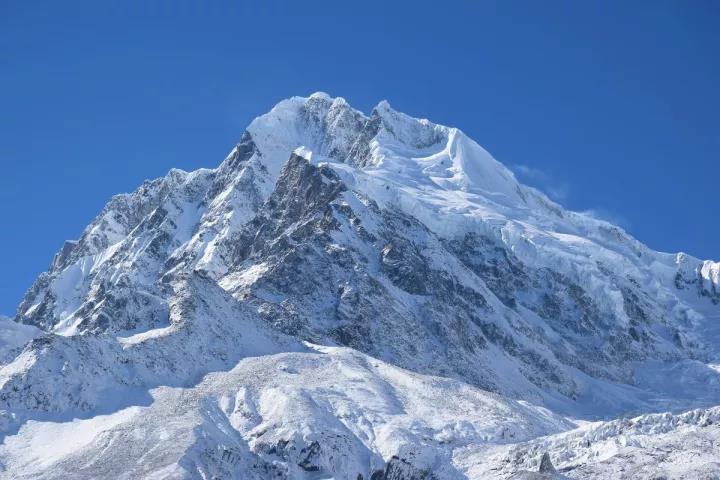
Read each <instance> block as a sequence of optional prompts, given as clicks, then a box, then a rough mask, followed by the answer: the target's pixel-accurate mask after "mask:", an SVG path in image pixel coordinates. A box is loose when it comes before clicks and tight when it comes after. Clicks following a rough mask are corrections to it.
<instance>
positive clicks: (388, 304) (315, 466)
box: [0, 93, 720, 480]
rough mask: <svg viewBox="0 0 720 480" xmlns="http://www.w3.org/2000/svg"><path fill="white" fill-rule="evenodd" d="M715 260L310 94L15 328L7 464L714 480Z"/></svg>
mask: <svg viewBox="0 0 720 480" xmlns="http://www.w3.org/2000/svg"><path fill="white" fill-rule="evenodd" d="M719 265H720V264H718V263H715V262H712V261H702V260H700V259H696V258H693V257H691V256H689V255H687V254H684V253H678V254H669V253H660V252H655V251H653V250H651V249H650V248H648V247H647V246H645V245H643V244H642V243H640V242H639V241H638V240H636V239H634V238H632V237H631V236H629V235H628V234H627V233H626V232H624V231H623V230H622V229H621V228H619V227H617V226H614V225H612V224H610V223H607V222H605V221H602V220H598V219H595V218H593V217H591V216H589V215H585V214H581V213H576V212H571V211H568V210H565V209H563V208H562V207H561V206H560V205H558V204H556V203H555V202H553V201H551V200H550V199H548V198H547V197H546V196H545V195H544V194H543V193H541V192H539V191H537V190H535V189H533V188H530V187H527V186H525V185H522V184H520V183H519V182H518V181H517V180H516V178H515V176H514V175H513V173H512V172H511V171H510V170H508V169H507V168H505V167H504V166H503V165H502V164H501V163H499V162H498V161H496V160H495V159H494V158H493V157H492V156H491V155H490V154H489V153H488V152H487V151H485V150H484V149H483V148H482V147H480V146H479V145H478V144H477V143H475V142H474V141H473V140H472V139H470V138H468V137H467V136H466V135H465V134H464V133H463V132H462V131H460V130H458V129H456V128H450V127H445V126H442V125H436V124H434V123H432V122H430V121H428V120H424V119H422V120H420V119H416V118H413V117H410V116H408V115H405V114H403V113H400V112H397V111H395V110H393V109H392V108H391V107H390V105H389V104H388V103H387V102H381V103H379V104H378V105H377V107H375V109H373V111H372V112H371V113H370V115H365V114H363V113H361V112H359V111H357V110H354V109H353V108H352V107H351V106H350V105H348V103H347V102H346V101H345V100H343V99H341V98H332V97H329V96H328V95H326V94H323V93H316V94H313V95H312V96H310V97H308V98H301V97H294V98H291V99H288V100H284V101H282V102H280V103H279V104H278V105H277V106H275V107H274V108H273V109H272V110H271V111H270V112H268V113H267V114H265V115H262V116H260V117H258V118H257V119H255V120H254V121H253V122H252V123H251V124H250V125H249V126H248V128H247V130H246V131H245V132H244V133H243V135H242V136H241V138H240V141H239V143H238V144H237V145H236V146H235V147H234V148H233V149H232V151H231V152H230V154H229V155H228V156H227V158H226V159H225V160H224V161H223V162H222V163H221V165H220V166H219V167H217V168H215V169H201V170H198V171H195V172H183V171H180V170H172V171H171V172H169V173H168V175H167V176H165V177H163V178H160V179H157V180H153V181H148V182H145V183H144V184H143V185H142V186H141V187H140V188H139V189H138V190H136V191H135V192H133V193H130V194H121V195H117V196H115V197H113V198H112V199H111V200H110V202H109V203H108V204H107V206H106V207H105V209H103V211H102V212H100V214H99V215H98V216H97V217H96V219H95V220H94V221H93V222H92V223H91V224H90V225H89V226H88V227H87V228H86V230H85V231H84V232H83V233H82V235H81V236H80V238H79V239H78V240H77V241H68V242H66V243H65V245H64V246H63V247H62V249H61V250H60V251H59V252H58V254H57V255H56V256H55V258H54V259H53V261H52V264H51V266H50V268H49V269H48V271H47V272H45V273H43V274H42V275H40V276H39V277H38V279H37V280H36V282H35V283H34V284H33V286H32V287H31V288H30V289H29V290H28V292H27V294H26V296H25V298H24V299H23V300H22V302H21V303H20V305H19V307H18V310H17V312H16V314H15V316H14V317H13V318H12V319H11V318H5V317H2V318H0V364H1V366H0V436H1V437H2V443H1V444H0V478H8V479H11V478H12V479H23V478H25V479H31V478H32V479H36V478H37V479H40V478H43V479H49V478H58V479H60V478H63V479H65V478H73V479H75V478H77V479H81V478H88V479H95V478H127V479H137V478H147V479H180V478H182V479H195V478H201V479H269V478H273V479H303V480H321V479H325V480H329V479H338V480H339V479H348V480H360V479H362V480H383V479H385V480H410V479H413V480H414V479H509V478H514V479H522V478H544V479H558V478H579V479H580V478H582V479H586V478H598V479H603V478H628V479H636V478H647V479H659V478H668V479H670V478H673V479H674V478H685V479H700V478H707V479H714V478H720V449H718V448H717V445H716V442H718V441H720V430H719V428H720V427H718V422H719V421H720V410H719V409H720V406H719V405H720V367H719V366H720V305H719V304H720V273H719V272H720V267H719Z"/></svg>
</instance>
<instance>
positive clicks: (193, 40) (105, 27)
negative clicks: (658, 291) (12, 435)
mask: <svg viewBox="0 0 720 480" xmlns="http://www.w3.org/2000/svg"><path fill="white" fill-rule="evenodd" d="M719 24H720V2H716V1H711V0H709V1H693V0H688V1H677V2H666V1H661V0H653V1H647V2H645V1H631V2H627V1H618V2H613V1H597V2H593V1H590V0H588V1H579V2H578V1H567V2H564V1H563V2H561V1H542V2H541V1H528V2H519V1H495V2H471V1H449V2H436V1H433V2H422V1H421V2H409V1H408V2H377V3H375V2H368V1H362V2H361V1H351V2H329V1H327V2H326V1H308V2H296V1H287V2H275V1H268V0H264V1H257V2H253V3H237V2H231V1H229V0H218V1H189V0H185V1H183V0H177V1H173V0H163V1H149V2H125V1H121V0H114V1H108V2H101V1H89V2H83V1H74V2H68V4H65V3H64V2H56V1H48V2H35V1H27V2H23V1H14V2H10V1H8V0H0V167H1V168H0V219H1V220H2V230H1V231H0V232H1V234H0V266H1V267H0V272H1V274H0V312H3V313H12V312H14V310H15V307H16V305H17V303H18V302H19V300H20V298H21V296H22V294H23V293H24V291H25V290H26V289H27V288H28V287H29V286H30V285H31V283H32V281H33V279H34V278H35V277H36V276H37V275H38V274H39V273H40V272H41V271H43V270H44V269H45V268H47V266H48V264H49V263H50V261H51V258H52V255H53V254H54V252H55V251H56V250H57V249H58V248H59V247H60V246H61V245H62V242H63V240H64V239H67V238H77V237H78V236H79V235H80V233H81V231H82V229H83V228H84V226H85V225H86V224H87V223H88V222H89V221H90V220H91V219H92V218H93V216H94V215H95V214H96V213H97V212H98V211H99V210H100V209H101V208H102V207H103V205H104V204H105V202H106V201H107V200H108V198H109V197H110V196H111V195H112V194H114V193H118V192H126V191H131V190H133V189H134V188H135V187H136V186H138V185H139V184H140V183H141V182H142V181H143V180H144V179H146V178H154V177H157V176H161V175H163V174H164V173H165V172H166V171H167V170H168V169H170V168H171V167H178V168H183V169H186V170H190V169H194V168H197V167H212V166H215V165H217V164H218V163H219V162H220V161H221V159H222V158H223V156H224V155H225V154H226V152H227V151H228V150H229V149H230V148H231V147H232V145H233V144H234V143H235V142H236V141H237V139H238V138H239V136H240V134H241V132H242V130H243V128H244V127H245V126H246V125H247V123H248V122H249V121H250V120H251V119H252V118H254V117H255V116H257V115H258V114H261V113H263V112H265V111H267V110H268V109H269V108H270V107H271V106H272V105H273V104H274V103H275V102H276V101H278V100H280V99H282V98H284V97H289V96H292V95H307V94H309V93H311V92H313V91H317V90H323V91H327V92H328V93H330V94H332V95H337V96H343V97H345V98H346V99H347V100H348V101H349V102H350V103H351V104H352V105H354V106H355V107H357V108H360V109H363V110H365V111H369V110H370V109H371V108H372V106H373V105H375V104H376V103H377V102H378V101H379V100H381V99H384V98H386V99H388V100H389V101H390V103H391V104H392V105H393V106H394V107H395V108H397V109H399V110H402V111H405V112H407V113H410V114H412V115H415V116H422V117H427V118H430V119H431V120H433V121H436V122H439V123H444V124H450V125H452V126H457V127H460V128H462V129H463V130H464V131H465V132H467V133H468V134H469V135H470V136H471V137H473V138H475V139H476V140H477V141H478V142H479V143H481V144H482V145H483V146H485V147H486V148H487V149H488V150H490V152H491V153H493V155H494V156H495V157H496V158H497V159H499V160H500V161H502V162H504V163H505V164H506V165H509V166H511V167H512V166H515V167H516V169H517V170H518V171H519V173H520V175H519V176H520V177H521V178H523V179H524V180H525V181H526V182H529V183H532V184H535V185H537V186H540V187H541V188H544V189H546V190H548V191H550V192H551V193H552V194H553V195H555V196H556V198H559V199H560V201H561V203H563V204H564V205H566V206H567V207H569V208H572V209H575V210H588V209H592V210H594V211H596V212H598V213H599V214H600V215H604V216H607V217H610V218H613V219H616V220H618V221H620V222H621V224H623V226H625V227H626V228H627V229H628V230H629V231H630V232H631V233H632V234H633V235H635V236H636V237H637V238H639V239H640V240H642V241H644V242H645V243H647V244H648V245H650V246H651V247H653V248H655V249H659V250H664V251H678V250H684V251H687V252H689V253H691V254H694V255H697V256H700V257H711V258H715V259H719V258H720V244H718V242H717V239H718V238H720V222H719V221H718V201H717V199H718V182H719V181H720V162H719V160H720V158H719V157H720V119H719V117H718V115H719V113H718V112H720V88H718V87H719V86H720V60H719V59H720V28H718V25H719Z"/></svg>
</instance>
